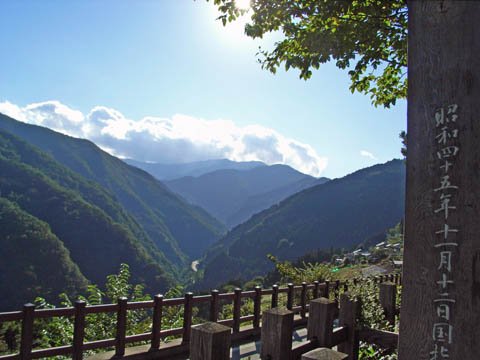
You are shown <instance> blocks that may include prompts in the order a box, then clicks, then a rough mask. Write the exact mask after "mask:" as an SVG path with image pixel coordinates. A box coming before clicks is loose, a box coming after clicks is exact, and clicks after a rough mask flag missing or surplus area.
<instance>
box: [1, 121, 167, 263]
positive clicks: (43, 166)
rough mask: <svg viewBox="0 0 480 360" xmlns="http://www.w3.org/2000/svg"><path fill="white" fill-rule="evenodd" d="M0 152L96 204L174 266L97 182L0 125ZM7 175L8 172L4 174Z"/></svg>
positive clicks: (157, 258) (155, 256)
mask: <svg viewBox="0 0 480 360" xmlns="http://www.w3.org/2000/svg"><path fill="white" fill-rule="evenodd" d="M0 154H1V155H3V156H5V157H6V158H7V159H10V160H16V161H18V162H20V163H22V164H25V165H28V166H31V167H32V168H34V169H36V170H38V171H40V172H41V173H42V174H44V175H46V176H48V177H49V178H50V179H51V180H53V181H55V182H56V183H57V184H58V185H60V186H61V187H62V188H64V189H66V190H70V191H73V192H75V193H76V194H78V195H79V196H81V197H82V199H84V200H85V201H87V202H89V203H90V204H92V205H96V206H98V207H99V208H100V209H101V210H103V211H104V212H105V213H106V214H107V215H108V216H110V217H111V218H112V220H113V221H115V222H117V223H119V224H121V225H123V226H125V227H126V228H127V229H128V230H129V231H130V232H131V233H132V235H133V236H134V237H135V239H136V240H137V241H138V242H139V243H140V244H141V245H142V246H143V247H144V248H145V250H147V251H148V253H149V254H150V255H151V256H152V258H153V259H154V260H155V261H157V262H158V263H159V264H161V265H162V267H163V268H164V269H165V270H166V271H168V272H175V268H174V267H172V264H171V263H170V262H169V261H168V260H167V259H166V258H165V256H164V255H163V253H162V252H161V251H159V249H158V247H157V246H156V245H155V243H154V242H153V241H152V240H151V239H150V237H149V236H148V234H147V233H146V232H145V231H144V230H143V229H142V227H141V226H140V225H139V224H138V222H137V221H136V220H135V219H134V218H133V217H132V216H131V215H130V214H129V213H128V212H127V211H125V209H124V208H123V207H122V205H121V204H120V203H119V202H118V200H117V199H116V198H115V196H114V195H113V194H112V193H111V192H109V191H108V190H105V189H104V188H103V187H102V186H100V185H99V184H97V183H95V182H93V181H91V180H87V179H85V178H83V177H81V176H80V175H78V174H77V173H75V172H73V171H71V170H70V169H68V168H67V167H65V166H63V165H61V164H60V163H58V162H57V161H55V160H54V159H53V158H52V157H50V156H48V155H46V154H45V153H44V152H42V151H41V150H40V149H38V148H37V147H35V146H33V145H30V144H28V143H27V142H25V141H23V140H21V139H20V138H18V137H16V136H15V135H13V134H11V133H8V132H6V131H4V130H2V129H0ZM5 175H7V177H8V175H9V174H5Z"/></svg>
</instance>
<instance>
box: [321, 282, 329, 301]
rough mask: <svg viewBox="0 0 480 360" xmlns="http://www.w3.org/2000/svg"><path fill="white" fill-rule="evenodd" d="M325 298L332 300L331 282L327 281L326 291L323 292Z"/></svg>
mask: <svg viewBox="0 0 480 360" xmlns="http://www.w3.org/2000/svg"><path fill="white" fill-rule="evenodd" d="M323 297H326V298H327V299H329V298H330V280H325V290H324V291H323Z"/></svg>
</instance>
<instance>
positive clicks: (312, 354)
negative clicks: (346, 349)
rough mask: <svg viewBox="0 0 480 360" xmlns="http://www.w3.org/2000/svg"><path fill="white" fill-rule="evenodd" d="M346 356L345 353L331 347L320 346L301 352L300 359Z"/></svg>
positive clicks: (328, 359) (335, 359)
mask: <svg viewBox="0 0 480 360" xmlns="http://www.w3.org/2000/svg"><path fill="white" fill-rule="evenodd" d="M347 358H348V355H347V354H344V353H341V352H338V351H335V350H332V349H327V348H320V349H315V350H312V351H309V352H307V353H305V354H303V355H302V359H301V360H344V359H347Z"/></svg>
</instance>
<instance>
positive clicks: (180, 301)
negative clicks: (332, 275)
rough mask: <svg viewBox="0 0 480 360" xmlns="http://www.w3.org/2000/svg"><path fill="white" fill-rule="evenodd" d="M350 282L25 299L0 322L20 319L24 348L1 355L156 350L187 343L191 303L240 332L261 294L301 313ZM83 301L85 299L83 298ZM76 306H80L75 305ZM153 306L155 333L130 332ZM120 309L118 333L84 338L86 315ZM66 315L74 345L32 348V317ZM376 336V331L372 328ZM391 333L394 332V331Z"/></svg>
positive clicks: (77, 356)
mask: <svg viewBox="0 0 480 360" xmlns="http://www.w3.org/2000/svg"><path fill="white" fill-rule="evenodd" d="M384 279H385V280H391V281H395V282H396V283H400V281H401V279H400V276H399V275H398V274H397V275H396V276H394V275H393V274H392V275H389V276H381V277H375V278H373V279H372V278H370V279H366V280H365V281H367V282H368V281H373V283H374V284H376V283H380V282H381V281H383V280H384ZM359 282H360V280H358V279H354V280H353V282H352V285H353V284H358V283H359ZM347 286H348V284H347V283H346V282H343V283H342V282H340V281H338V280H337V281H335V282H329V281H325V282H323V283H319V282H318V281H315V282H314V283H312V284H307V283H302V284H301V285H293V284H288V286H287V287H283V288H280V287H278V286H277V285H274V286H272V288H271V289H260V288H259V287H257V288H256V289H255V290H250V291H242V290H241V289H235V291H234V292H232V293H224V294H220V293H218V291H217V290H213V291H212V292H211V294H209V295H198V296H193V294H192V293H187V294H185V296H184V297H182V298H173V299H163V297H162V296H161V295H156V296H155V299H154V300H150V301H139V302H127V301H126V299H125V298H121V299H119V302H118V303H117V304H102V305H92V306H85V305H83V306H82V304H81V303H82V302H81V301H78V302H77V303H76V306H75V307H67V308H55V309H35V307H34V305H32V304H26V305H25V306H24V310H23V311H13V312H4V313H0V323H2V322H7V321H22V336H21V346H20V353H18V354H9V355H3V356H0V360H7V359H17V358H18V359H20V358H24V357H26V358H39V357H48V356H56V355H61V354H62V355H65V354H72V355H73V358H74V359H82V353H83V351H85V350H93V349H100V348H107V347H112V346H115V351H116V354H117V355H118V356H122V355H123V353H124V351H125V345H126V344H127V343H132V342H138V341H151V345H152V349H158V348H159V347H160V339H161V338H165V337H167V336H175V335H182V343H188V341H189V335H190V328H191V326H192V305H194V304H199V303H204V302H209V303H210V316H209V319H210V321H215V322H218V323H220V324H224V325H229V326H232V327H233V331H234V333H236V332H238V331H239V328H240V326H241V324H242V323H244V322H247V321H253V326H254V327H255V328H258V327H259V326H260V318H261V313H260V304H261V298H262V296H266V295H271V297H272V302H271V306H272V307H276V306H277V305H278V295H279V294H283V293H286V294H287V308H288V309H290V310H292V311H293V312H295V313H300V315H301V317H302V318H305V317H306V314H307V313H308V308H309V306H308V304H307V301H306V300H307V297H308V293H309V292H311V294H312V297H313V298H317V297H320V296H328V294H329V292H330V291H334V292H335V298H336V299H338V292H339V290H340V289H341V288H342V287H343V288H344V289H346V288H347ZM296 295H298V298H299V300H300V301H299V304H296V303H295V300H296ZM244 298H250V299H252V300H253V301H254V314H250V315H246V316H241V314H240V312H241V306H242V301H241V300H242V299H244ZM219 300H233V318H231V319H224V320H218V311H219V303H218V301H219ZM83 304H84V302H83ZM77 305H78V306H77ZM179 305H182V306H184V322H183V327H181V328H177V329H167V330H164V329H161V317H162V313H163V309H164V308H166V307H171V306H179ZM143 309H153V310H154V311H153V315H152V321H153V326H152V332H150V333H145V334H136V335H129V336H126V315H127V311H129V310H143ZM108 312H116V313H117V326H116V327H117V329H116V338H114V339H103V340H97V341H91V342H84V331H85V315H86V314H95V313H108ZM60 316H68V317H74V319H75V326H74V336H73V343H72V344H71V345H65V346H59V347H54V348H47V349H32V345H33V320H34V319H48V318H53V317H60ZM371 334H372V336H373V333H371ZM391 336H393V335H391Z"/></svg>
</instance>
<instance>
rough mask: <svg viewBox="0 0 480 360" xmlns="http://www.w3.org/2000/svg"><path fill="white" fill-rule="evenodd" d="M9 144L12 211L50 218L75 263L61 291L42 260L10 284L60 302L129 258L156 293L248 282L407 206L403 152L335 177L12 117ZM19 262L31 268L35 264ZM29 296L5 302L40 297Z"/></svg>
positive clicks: (377, 226)
mask: <svg viewBox="0 0 480 360" xmlns="http://www.w3.org/2000/svg"><path fill="white" fill-rule="evenodd" d="M0 144H1V146H0V166H1V173H2V174H4V175H3V176H2V177H0V197H1V200H2V201H4V203H3V204H4V205H3V206H4V209H5V210H3V211H6V212H5V216H7V214H10V215H9V216H13V214H18V215H15V216H23V217H30V218H31V219H32V220H31V221H32V223H33V224H37V223H38V225H35V226H40V227H41V226H46V227H47V228H48V229H49V230H48V231H49V232H48V234H49V235H48V236H49V237H50V238H51V239H55V242H56V243H57V244H59V245H55V246H62V247H64V248H65V249H66V251H67V253H66V255H60V253H59V256H60V258H61V259H64V260H61V261H62V264H63V263H64V264H69V265H68V266H69V267H70V268H71V269H72V270H71V271H69V272H66V273H65V272H64V271H61V272H60V274H65V276H66V277H65V278H64V280H62V281H64V285H59V287H58V288H55V289H54V288H51V286H50V285H47V282H45V280H46V279H44V276H39V277H38V278H37V279H38V280H34V279H35V278H36V276H35V274H36V273H37V272H39V271H40V268H41V267H42V266H43V265H42V264H43V263H42V261H47V258H45V259H44V260H42V258H41V257H39V259H38V261H39V263H38V265H36V267H34V268H31V267H30V270H28V271H29V272H26V271H20V272H19V273H18V274H13V275H11V276H9V277H7V280H6V282H7V284H9V283H10V281H11V282H12V286H13V284H14V283H15V282H16V281H17V279H18V278H20V277H21V276H26V277H29V278H30V280H28V281H30V282H33V283H32V285H33V284H34V283H35V281H36V283H35V288H37V289H38V293H37V294H36V295H38V296H43V297H46V298H47V300H49V301H53V302H56V299H57V296H58V294H59V293H60V292H66V293H67V294H68V295H69V296H75V294H77V293H79V292H80V293H81V292H82V291H85V289H86V286H87V284H102V282H103V279H104V278H105V277H106V276H107V275H108V274H112V273H114V272H115V271H116V270H117V269H118V268H119V266H120V264H122V263H127V264H128V265H129V266H130V271H131V274H132V281H134V282H138V283H139V284H141V285H142V286H143V287H144V288H145V290H146V291H147V292H157V291H159V290H160V291H166V290H168V289H169V288H172V287H174V286H178V285H182V286H184V287H186V288H187V289H190V288H191V289H195V290H206V289H210V288H214V287H217V286H220V285H222V284H225V283H228V282H229V281H231V280H239V281H242V282H248V281H249V280H252V279H254V278H255V277H258V276H266V274H267V273H268V272H270V271H272V270H273V269H274V268H275V266H274V263H272V261H270V260H269V256H272V257H275V258H278V259H280V260H281V261H294V260H295V259H297V258H299V257H301V256H303V255H305V254H307V253H309V252H312V251H320V250H322V251H324V250H325V251H326V250H328V249H331V248H335V249H340V248H344V249H350V248H352V247H354V246H356V245H357V244H359V243H361V242H362V241H364V240H366V239H368V238H369V237H372V236H374V235H375V234H378V233H379V232H382V231H385V230H386V229H388V228H389V227H391V226H393V225H395V224H396V223H397V222H398V221H399V220H400V219H401V218H402V214H403V210H404V205H403V197H404V187H405V183H404V176H405V173H404V164H403V162H402V161H400V160H393V161H390V162H387V163H385V164H380V165H376V166H373V167H371V168H366V169H363V170H360V171H358V172H355V173H353V174H350V175H348V176H346V177H344V178H340V179H334V180H330V179H326V178H314V177H312V176H309V175H305V174H302V173H300V172H298V171H296V170H294V169H293V168H291V167H289V166H285V165H267V164H264V163H261V162H246V163H236V162H233V161H228V160H218V161H205V162H196V163H191V164H176V165H175V164H169V165H165V164H163V165H162V164H146V163H141V162H135V161H134V160H128V161H126V162H125V161H122V160H120V159H118V158H115V157H113V156H111V155H109V154H107V153H105V152H104V151H102V150H101V149H99V148H98V147H96V146H95V144H93V143H92V142H89V141H86V140H82V139H75V138H72V137H69V136H65V135H62V134H59V133H56V132H54V131H52V130H49V129H46V128H42V127H39V126H34V125H28V124H25V123H22V122H19V121H16V120H15V119H12V118H9V117H7V116H4V115H2V114H0ZM128 164H134V165H135V166H132V165H128ZM136 166H138V167H142V168H143V169H139V168H138V167H136ZM148 171H152V174H150V173H149V172H148ZM154 174H156V176H157V178H155V176H154ZM175 176H178V177H177V178H175ZM158 177H163V180H160V179H159V178H158ZM15 209H16V210H15ZM12 211H13V212H12ZM4 218H5V217H4ZM0 221H1V218H0ZM41 224H44V225H41ZM4 228H5V226H4ZM15 231H17V230H15ZM26 231H27V230H26V229H23V230H22V229H21V228H18V233H19V234H21V233H22V232H26ZM50 232H51V233H50ZM22 236H24V235H22ZM6 239H10V240H9V241H13V238H11V237H10V236H8V237H7V238H4V241H5V240H6ZM17 241H19V240H17ZM32 241H33V240H32ZM39 241H40V240H39ZM45 241H47V240H46V239H45V240H42V241H40V242H38V244H37V245H33V243H32V246H33V249H35V248H36V247H40V246H47V245H46V244H47V243H48V242H45ZM49 241H50V242H51V240H49ZM44 242H45V243H44ZM42 244H43V245H42ZM3 246H4V247H6V248H8V246H11V245H8V243H5V244H4V245H3ZM23 246H27V245H23ZM48 246H52V245H48ZM25 255H26V253H25ZM13 258H15V262H16V263H17V265H18V266H20V267H22V264H25V268H28V266H27V264H28V263H29V262H30V261H31V260H29V258H28V257H25V258H23V257H21V256H20V257H19V256H17V255H16V256H15V257H13V255H12V259H13ZM60 258H59V259H60ZM101 259H102V260H101ZM48 261H51V260H48ZM5 264H6V265H7V266H8V260H5ZM58 266H64V265H58ZM219 269H221V271H219ZM5 274H6V273H5ZM28 274H30V275H28ZM60 274H59V275H60ZM68 274H70V275H68ZM74 274H76V275H74ZM24 281H26V280H24ZM58 281H59V284H62V282H61V281H60V280H58ZM75 284H76V285H75ZM9 286H10V285H9ZM27 294H28V293H25V295H23V296H24V298H23V299H22V300H20V298H18V299H17V300H13V299H4V300H3V301H4V302H3V303H2V304H1V305H2V307H3V308H4V309H8V308H12V307H15V306H19V305H21V303H24V302H26V301H32V300H33V299H32V297H31V296H30V297H29V295H27ZM20 297H21V296H20Z"/></svg>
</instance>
